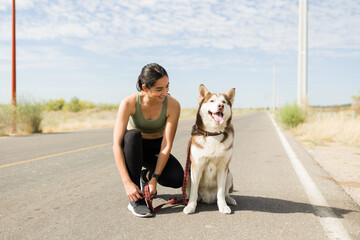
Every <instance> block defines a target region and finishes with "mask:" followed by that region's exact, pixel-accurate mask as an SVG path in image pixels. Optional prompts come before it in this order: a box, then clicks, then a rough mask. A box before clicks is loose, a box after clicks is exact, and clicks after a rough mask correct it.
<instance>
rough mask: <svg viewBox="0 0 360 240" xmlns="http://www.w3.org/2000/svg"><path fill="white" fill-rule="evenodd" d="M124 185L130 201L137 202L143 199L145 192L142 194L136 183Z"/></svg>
mask: <svg viewBox="0 0 360 240" xmlns="http://www.w3.org/2000/svg"><path fill="white" fill-rule="evenodd" d="M124 185H125V191H126V195H127V196H128V198H129V200H130V201H133V202H136V201H138V200H140V199H143V196H144V192H142V191H141V190H140V189H139V187H138V186H137V185H136V184H135V183H133V182H128V183H126V184H124Z"/></svg>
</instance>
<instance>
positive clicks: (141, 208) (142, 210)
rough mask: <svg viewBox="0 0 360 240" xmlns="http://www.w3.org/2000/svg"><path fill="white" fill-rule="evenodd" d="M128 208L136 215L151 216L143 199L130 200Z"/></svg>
mask: <svg viewBox="0 0 360 240" xmlns="http://www.w3.org/2000/svg"><path fill="white" fill-rule="evenodd" d="M128 209H129V210H130V211H131V212H132V213H133V214H134V215H135V216H137V217H151V216H152V213H151V211H150V209H149V208H148V207H147V205H146V203H145V199H140V200H138V201H136V202H130V203H129V205H128Z"/></svg>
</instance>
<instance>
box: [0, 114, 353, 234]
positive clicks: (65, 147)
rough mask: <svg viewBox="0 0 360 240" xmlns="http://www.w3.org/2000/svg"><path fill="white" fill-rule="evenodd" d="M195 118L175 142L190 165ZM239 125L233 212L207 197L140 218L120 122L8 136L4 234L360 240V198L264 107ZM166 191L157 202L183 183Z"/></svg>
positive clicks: (0, 208) (0, 169)
mask: <svg viewBox="0 0 360 240" xmlns="http://www.w3.org/2000/svg"><path fill="white" fill-rule="evenodd" d="M193 123H194V120H193V119H192V120H181V121H180V122H179V127H178V132H177V134H176V138H175V142H174V146H173V150H172V153H173V155H175V156H176V157H177V158H178V159H179V160H180V161H181V163H182V165H183V166H184V165H185V157H186V148H187V142H188V139H189V136H190V130H191V127H192V125H193ZM233 124H234V128H235V135H236V137H235V143H234V147H235V149H234V154H233V158H232V162H231V164H230V168H231V171H232V173H233V175H234V186H235V192H234V193H233V194H232V196H233V197H234V198H235V199H236V201H237V202H238V205H237V206H232V207H231V208H232V211H233V213H232V214H230V215H224V214H221V213H219V212H218V210H217V206H216V205H206V204H199V205H198V207H197V209H196V213H195V214H193V215H185V214H184V213H183V212H182V210H183V205H177V206H167V207H165V208H163V209H161V210H160V211H159V212H158V213H157V214H156V216H155V217H153V218H149V219H141V218H137V217H135V216H133V215H132V214H131V213H130V212H129V210H128V209H127V204H128V200H127V197H126V196H125V191H124V187H123V185H122V183H121V178H120V175H119V173H118V171H117V168H116V165H115V162H114V159H113V155H112V144H111V141H112V130H113V129H112V128H102V129H92V130H86V131H85V130H83V131H69V132H62V133H52V134H36V135H31V136H21V137H4V138H0V192H1V193H0V239H316V240H319V239H360V208H359V206H358V205H357V204H356V203H354V202H353V201H352V199H351V198H350V197H349V196H348V195H347V194H346V193H345V192H344V191H343V190H342V188H341V187H340V186H338V185H337V184H336V183H335V182H334V181H331V177H330V176H329V175H328V174H327V173H326V172H325V171H324V170H323V169H322V168H321V167H320V166H319V165H318V164H317V163H316V162H315V161H314V160H313V159H312V157H311V156H310V155H309V154H308V153H307V152H306V150H304V148H302V147H301V145H299V144H298V143H297V142H296V141H295V140H294V139H293V138H292V137H291V136H289V135H287V134H285V135H283V133H281V132H279V131H278V130H277V128H276V126H275V125H274V124H273V122H272V120H271V118H270V117H269V115H268V114H267V113H266V112H254V113H250V114H246V115H240V116H236V117H234V118H233ZM279 134H280V135H279ZM158 194H159V195H158V198H157V199H156V200H155V202H154V205H155V206H156V205H158V204H160V203H162V202H164V201H165V200H166V199H168V198H170V197H172V196H177V197H181V190H180V189H168V188H164V187H159V188H158Z"/></svg>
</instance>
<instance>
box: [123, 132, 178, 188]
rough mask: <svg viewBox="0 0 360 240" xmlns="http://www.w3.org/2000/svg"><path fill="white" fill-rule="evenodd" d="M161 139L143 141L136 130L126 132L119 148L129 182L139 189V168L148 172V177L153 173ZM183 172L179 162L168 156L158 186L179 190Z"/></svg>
mask: <svg viewBox="0 0 360 240" xmlns="http://www.w3.org/2000/svg"><path fill="white" fill-rule="evenodd" d="M161 142H162V138H158V139H143V138H142V135H141V132H140V131H138V130H127V131H125V134H124V139H123V141H122V144H121V148H122V150H123V153H124V157H125V162H126V167H127V170H128V172H129V175H130V178H131V180H132V181H133V182H134V183H135V184H136V185H137V186H138V187H140V172H141V168H142V167H145V168H146V169H148V170H150V174H149V176H152V174H153V173H154V171H155V168H156V163H157V159H158V154H159V152H160V148H161ZM183 177H184V170H183V168H182V166H181V164H180V163H179V161H178V160H177V159H176V158H175V157H174V156H173V155H171V154H170V156H169V160H168V161H167V163H166V165H165V168H164V170H163V171H162V173H161V176H160V178H159V181H158V182H159V184H160V185H162V186H165V187H172V188H179V187H181V186H182V184H183Z"/></svg>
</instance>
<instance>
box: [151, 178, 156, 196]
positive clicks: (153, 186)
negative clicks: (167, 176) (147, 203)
mask: <svg viewBox="0 0 360 240" xmlns="http://www.w3.org/2000/svg"><path fill="white" fill-rule="evenodd" d="M156 185H157V180H156V178H151V180H150V181H149V191H150V196H152V195H155V194H156Z"/></svg>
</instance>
